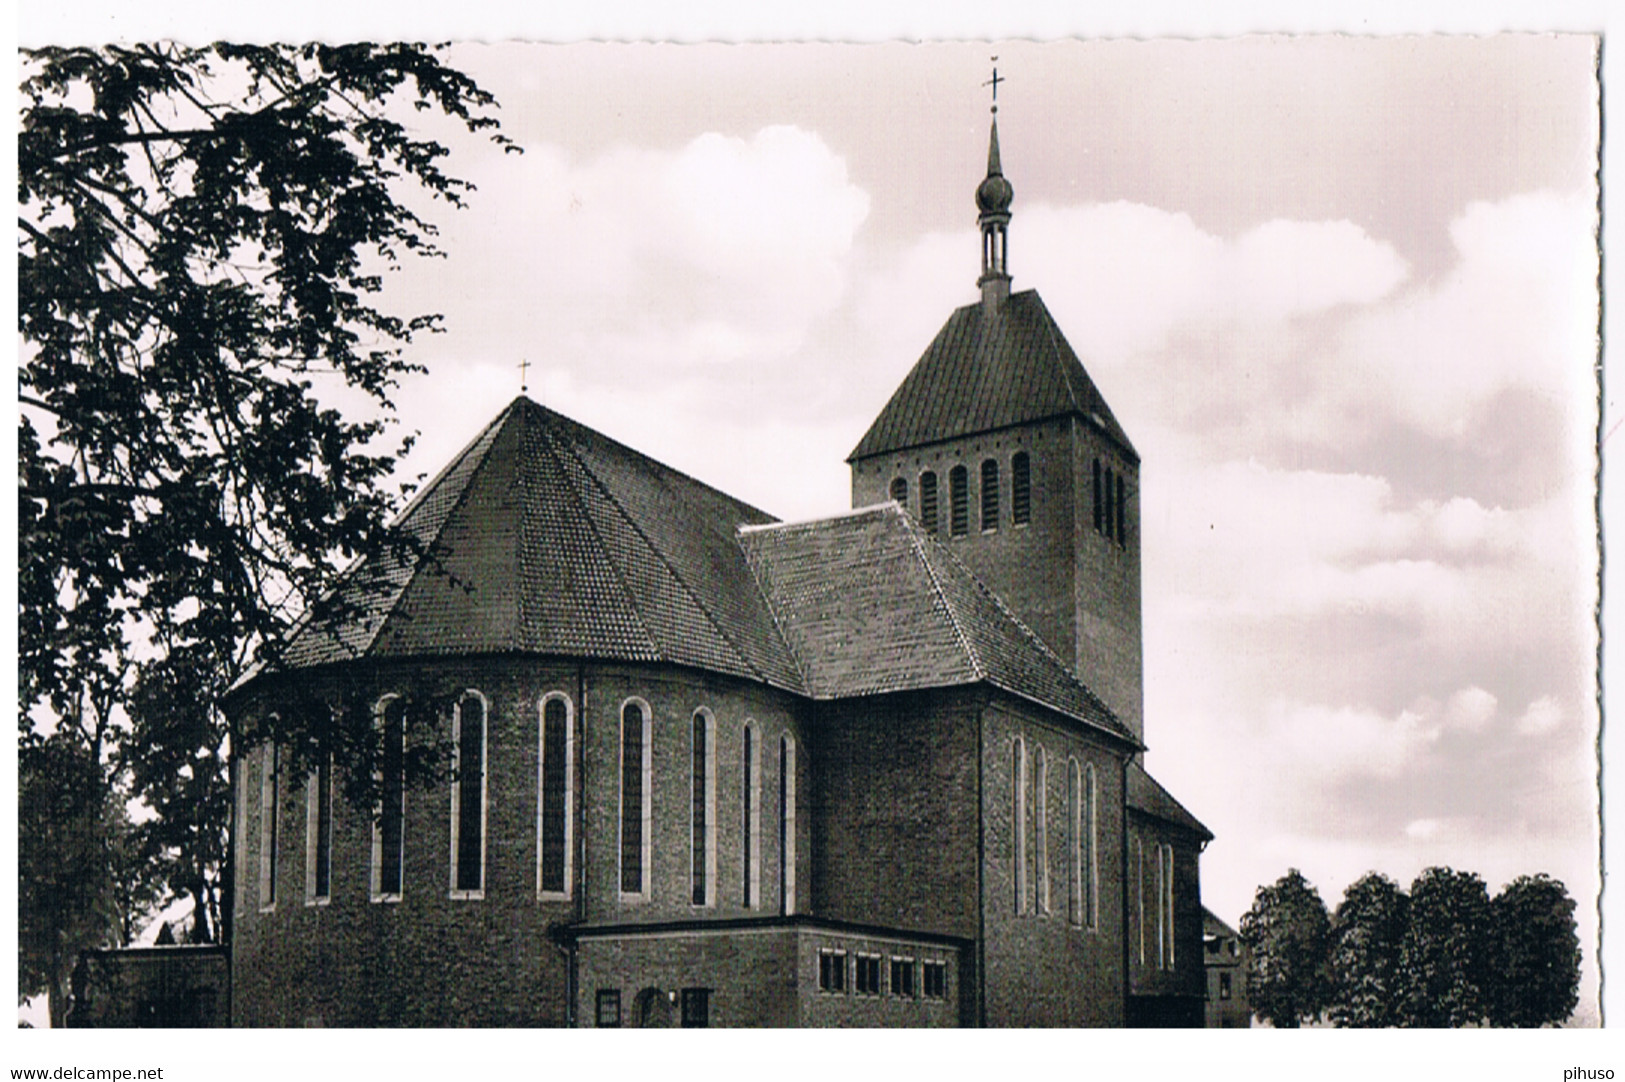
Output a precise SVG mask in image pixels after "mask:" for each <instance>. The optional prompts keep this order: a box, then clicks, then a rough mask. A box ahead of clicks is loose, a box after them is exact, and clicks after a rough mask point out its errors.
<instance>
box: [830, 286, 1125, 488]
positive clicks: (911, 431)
mask: <svg viewBox="0 0 1625 1082" xmlns="http://www.w3.org/2000/svg"><path fill="white" fill-rule="evenodd" d="M1066 415H1076V416H1079V417H1082V418H1083V419H1084V420H1085V421H1087V422H1088V423H1090V424H1093V425H1094V426H1095V427H1097V428H1099V429H1100V430H1101V431H1103V432H1105V433H1106V435H1107V436H1108V437H1110V438H1111V439H1112V440H1113V441H1115V442H1116V443H1118V444H1119V445H1121V446H1122V448H1123V450H1125V451H1127V452H1128V453H1129V454H1130V455H1132V456H1134V457H1135V458H1136V460H1137V459H1138V457H1139V456H1138V454H1137V453H1136V452H1135V450H1134V446H1133V445H1132V444H1131V443H1129V439H1128V435H1127V434H1126V433H1125V432H1124V431H1123V427H1122V426H1121V425H1120V424H1118V423H1117V418H1116V417H1114V416H1112V411H1111V409H1110V408H1109V407H1108V406H1107V405H1106V400H1105V399H1104V398H1103V397H1101V394H1100V391H1099V390H1098V389H1096V387H1095V384H1094V381H1093V380H1091V379H1090V378H1089V374H1088V373H1087V372H1085V371H1084V370H1083V362H1081V361H1080V360H1078V355H1077V354H1076V353H1074V352H1073V351H1072V347H1071V346H1070V345H1068V344H1067V341H1066V336H1065V335H1063V334H1062V333H1061V328H1060V327H1058V326H1057V325H1056V323H1055V319H1054V317H1053V316H1051V315H1050V314H1049V309H1048V308H1046V307H1044V302H1043V301H1042V300H1040V299H1039V297H1038V292H1037V291H1036V290H1027V291H1026V292H1023V293H1014V294H1011V295H1010V296H1009V297H1008V298H1007V299H1005V300H1004V301H1003V303H1001V304H999V305H997V306H990V305H984V304H982V303H980V302H979V303H976V304H969V305H966V306H965V307H963V308H960V309H958V310H956V311H955V312H954V314H953V315H951V316H949V317H948V322H947V323H945V324H943V327H942V330H940V331H938V332H937V337H936V338H935V339H934V340H933V341H932V342H931V345H930V346H929V347H927V349H926V351H925V353H924V355H923V356H921V357H920V359H919V361H918V362H916V363H915V365H914V368H913V370H912V371H910V372H909V374H908V376H907V377H906V378H905V379H904V380H903V382H902V385H901V386H899V387H898V388H897V391H896V392H895V393H894V394H893V395H892V396H891V401H889V402H887V403H886V406H885V408H884V409H882V410H881V411H880V416H878V417H876V418H875V422H874V424H872V425H870V426H869V431H868V432H867V433H865V434H864V437H863V439H862V440H860V441H858V445H857V447H855V448H854V449H853V451H852V453H851V454H850V455H848V456H847V461H849V462H850V461H854V460H856V459H860V458H866V457H868V456H869V455H877V454H883V453H885V452H888V451H896V450H900V449H902V448H905V447H917V446H920V445H922V444H927V443H935V442H938V441H940V440H947V439H953V438H955V437H958V436H968V435H971V434H973V433H976V432H987V431H991V430H993V429H997V428H1004V427H1007V426H1009V425H1017V424H1025V423H1028V422H1031V421H1040V420H1044V419H1046V418H1049V417H1058V416H1066Z"/></svg>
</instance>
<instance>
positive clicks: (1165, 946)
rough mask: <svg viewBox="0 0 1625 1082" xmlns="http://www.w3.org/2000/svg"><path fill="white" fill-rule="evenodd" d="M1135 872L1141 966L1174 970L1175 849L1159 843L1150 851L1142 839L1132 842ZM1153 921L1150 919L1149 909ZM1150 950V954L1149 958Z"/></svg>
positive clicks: (1136, 914)
mask: <svg viewBox="0 0 1625 1082" xmlns="http://www.w3.org/2000/svg"><path fill="white" fill-rule="evenodd" d="M1129 848H1130V852H1129V861H1130V863H1131V865H1132V866H1133V869H1134V917H1135V925H1136V933H1137V934H1136V938H1137V940H1138V953H1139V960H1140V964H1141V965H1142V966H1143V965H1155V966H1156V968H1158V969H1172V968H1174V847H1173V846H1171V845H1167V844H1163V843H1160V842H1159V843H1157V844H1155V845H1152V846H1151V847H1150V852H1149V853H1147V852H1146V847H1145V846H1143V845H1142V844H1141V842H1140V839H1139V837H1138V836H1135V837H1133V838H1131V839H1130V842H1129ZM1148 907H1149V909H1150V911H1151V912H1150V918H1151V919H1150V920H1147V919H1146V917H1147V908H1148ZM1148 949H1149V955H1148Z"/></svg>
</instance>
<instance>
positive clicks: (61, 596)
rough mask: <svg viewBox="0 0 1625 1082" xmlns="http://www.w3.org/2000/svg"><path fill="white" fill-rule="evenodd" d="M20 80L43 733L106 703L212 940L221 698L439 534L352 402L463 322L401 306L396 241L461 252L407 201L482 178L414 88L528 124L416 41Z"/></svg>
mask: <svg viewBox="0 0 1625 1082" xmlns="http://www.w3.org/2000/svg"><path fill="white" fill-rule="evenodd" d="M21 90H22V97H23V103H24V104H23V109H22V116H21V127H20V133H19V135H18V140H17V155H18V229H19V235H18V322H19V331H20V333H21V337H22V340H23V347H22V364H21V371H20V374H19V384H20V391H19V401H20V402H21V404H22V416H21V419H20V423H19V432H18V459H19V463H18V475H19V476H18V496H19V499H18V542H19V545H18V562H19V569H18V583H19V615H18V623H19V646H18V652H19V692H20V694H19V702H20V706H19V729H20V735H21V736H22V738H23V739H24V740H25V741H26V740H27V739H28V738H29V737H30V736H31V735H33V734H36V733H37V732H40V731H48V730H49V729H50V727H51V726H52V725H53V724H55V723H57V722H59V721H60V720H61V719H65V718H71V717H74V716H76V713H77V711H78V710H79V708H80V707H79V704H80V703H81V702H82V701H83V700H84V699H85V698H86V697H87V696H89V697H100V698H101V699H102V700H105V701H106V703H107V704H108V709H107V711H106V712H105V714H104V716H105V717H107V718H110V719H114V724H115V728H117V729H118V730H119V731H117V732H114V733H110V734H109V743H108V744H107V751H108V754H109V758H108V759H107V760H106V761H103V760H102V759H101V758H97V759H95V761H96V762H98V763H100V764H101V765H102V766H103V769H104V771H109V772H111V771H117V770H121V769H127V770H128V771H129V776H130V778H131V780H132V783H133V794H134V795H135V796H138V797H139V798H141V799H142V800H144V801H146V802H147V803H148V804H149V805H150V806H151V807H152V808H153V810H154V811H155V812H157V814H158V817H157V819H156V820H155V821H154V822H153V823H152V824H151V825H150V826H145V827H143V831H144V837H145V842H146V845H147V851H148V853H149V855H150V856H151V857H152V858H153V859H154V860H158V861H161V862H162V863H163V864H164V866H165V874H166V877H167V878H168V881H169V884H170V888H171V890H172V891H174V892H175V893H177V894H189V895H191V896H193V897H194V898H195V899H196V900H197V901H198V903H199V904H198V906H197V907H196V909H195V912H196V914H197V920H198V922H199V925H200V926H195V927H194V929H193V938H199V937H200V932H202V933H205V934H206V933H207V922H208V921H209V920H210V919H211V917H212V918H213V919H214V920H215V921H218V917H219V914H218V912H217V908H218V902H217V897H216V894H217V888H218V885H219V876H220V869H221V863H222V861H223V860H224V855H225V830H226V820H227V816H228V814H229V795H228V792H227V783H226V778H225V772H224V763H225V742H226V726H225V722H224V719H223V718H222V716H221V714H220V711H219V706H218V704H219V701H220V696H221V695H222V693H223V692H224V691H225V690H226V689H227V688H228V687H229V686H230V685H231V684H232V682H233V681H235V680H236V679H238V678H239V677H240V676H241V675H242V674H243V673H244V672H245V671H246V670H247V668H248V667H249V666H250V665H251V664H255V663H261V664H269V665H274V664H275V662H276V651H277V647H278V643H279V642H280V636H281V635H282V633H283V632H285V631H286V630H287V629H288V627H289V626H290V622H291V621H292V620H294V619H296V618H303V619H307V620H311V621H314V622H315V623H316V624H317V625H318V626H325V627H332V626H336V625H337V624H338V623H339V622H340V621H342V620H343V619H344V618H345V616H346V615H347V614H349V613H350V612H351V611H353V606H354V604H355V603H356V602H355V599H356V597H357V596H358V595H357V592H356V591H355V590H354V589H351V590H348V591H344V592H339V591H334V590H333V589H332V587H333V584H334V582H335V580H336V577H337V575H338V574H339V570H338V569H339V568H340V566H341V565H342V564H344V563H345V562H347V561H353V560H355V559H357V558H359V557H363V556H368V555H375V554H378V553H380V552H396V553H398V554H404V556H403V558H406V557H411V558H416V557H417V556H418V555H419V554H417V553H415V552H414V551H413V550H412V545H411V539H410V538H403V537H400V536H397V535H396V534H395V533H394V532H392V531H391V530H390V529H389V528H388V526H387V522H388V519H389V516H390V515H391V513H392V512H393V510H394V507H395V504H396V497H395V495H394V494H393V493H392V492H391V491H389V490H388V489H387V488H386V485H385V482H386V479H387V477H388V475H389V473H390V471H391V470H392V469H393V468H394V466H395V463H396V460H397V456H398V454H399V453H400V452H401V451H403V450H404V449H405V448H406V447H407V446H409V443H410V441H409V440H405V441H401V442H400V443H398V444H397V445H395V446H393V447H388V446H382V447H381V444H382V443H383V442H384V441H385V439H386V437H387V436H388V435H389V433H388V426H387V424H386V422H385V421H384V420H380V419H376V418H373V419H362V420H354V419H351V417H353V416H354V415H353V414H348V415H347V414H345V413H341V412H340V411H339V410H338V409H335V408H333V406H332V405H331V404H330V401H331V397H332V395H333V394H334V393H336V392H340V391H342V392H344V393H345V394H346V395H347V396H349V397H350V398H351V399H352V400H353V399H354V398H356V397H357V396H359V397H360V398H362V399H364V400H367V401H369V402H370V403H371V404H372V406H373V407H375V410H376V412H378V413H379V414H380V415H383V416H387V413H388V410H389V409H390V408H391V404H390V394H391V392H392V390H393V388H394V387H395V386H396V383H397V381H398V379H399V378H400V377H402V376H403V375H405V374H407V373H409V372H412V371H414V367H413V366H412V365H411V364H409V363H408V362H407V361H406V360H405V359H404V358H403V356H402V353H401V349H402V347H403V346H404V345H405V344H406V343H408V342H410V341H411V339H412V337H413V336H414V335H415V334H418V333H420V332H424V331H428V330H432V329H434V328H435V326H436V320H437V317H434V316H427V315H414V316H404V317H403V316H399V315H394V314H390V313H388V312H385V311H383V310H382V309H381V308H379V307H378V306H377V305H376V300H377V294H378V293H379V291H380V289H381V288H382V284H383V278H382V276H381V273H380V272H381V271H382V270H383V269H386V268H387V267H388V266H389V264H390V263H392V262H394V261H396V260H398V259H399V258H400V257H401V256H402V255H403V254H407V253H413V254H418V255H435V254H438V253H437V251H436V249H435V247H434V243H433V237H434V232H435V231H434V227H433V225H432V224H431V223H430V222H428V221H427V220H425V219H423V218H421V217H420V216H419V215H418V213H417V212H416V211H414V210H413V209H411V207H410V206H409V205H408V203H407V202H406V201H405V200H404V198H403V197H404V195H405V194H407V193H410V192H411V191H413V190H421V191H426V192H428V193H429V194H430V195H431V196H433V197H437V198H439V199H442V200H444V201H446V202H448V203H450V204H452V205H458V204H460V203H461V202H462V199H463V196H464V195H465V193H466V192H467V191H468V189H469V186H468V185H467V184H466V183H464V182H462V181H460V180H458V179H456V178H454V177H452V176H449V175H447V174H446V173H445V172H443V171H442V169H441V159H442V158H443V157H444V156H445V155H446V153H447V151H446V148H445V147H444V146H442V145H441V144H440V143H438V142H435V141H434V140H432V139H429V138H424V137H423V136H422V135H421V134H420V133H419V132H418V131H416V130H414V128H412V127H409V126H408V124H407V123H406V122H405V120H403V119H401V117H402V113H403V110H404V111H405V112H406V114H407V115H408V116H410V115H411V110H412V109H415V110H419V111H425V116H424V118H423V119H425V120H427V119H428V116H427V113H433V112H438V113H440V114H443V115H444V116H445V117H447V118H449V123H451V124H453V125H457V126H461V127H464V128H466V129H468V130H470V131H475V132H479V131H487V132H490V133H491V136H492V138H494V139H496V140H497V141H498V142H499V143H504V144H505V143H506V141H505V140H503V138H502V137H501V136H500V135H498V134H496V133H495V131H494V129H495V125H496V121H495V120H494V119H493V118H491V117H490V116H488V115H486V113H487V110H488V109H489V107H491V106H493V105H494V104H495V103H494V101H493V100H492V98H491V97H490V95H488V94H487V93H486V92H485V91H483V90H481V89H480V88H479V87H478V86H477V85H476V84H475V83H474V82H473V81H472V80H471V79H469V78H468V77H467V76H465V75H463V74H461V73H460V72H457V71H455V70H453V69H451V68H448V67H446V66H444V65H443V64H441V63H440V61H439V60H438V59H436V56H435V54H434V51H433V50H431V49H428V48H425V47H422V46H418V45H409V44H407V45H401V44H396V45H371V44H359V45H345V46H326V45H306V46H286V45H270V46H238V45H229V44H215V45H211V46H207V47H201V48H194V47H189V46H183V45H176V44H163V45H133V46H108V47H104V48H51V49H41V50H32V51H26V52H25V53H24V54H23V81H22V86H21ZM324 395H325V396H326V397H324ZM352 585H354V584H352ZM367 776H369V777H370V775H367ZM106 788H107V786H106V785H105V784H104V785H103V786H102V787H101V789H102V791H105V790H106ZM211 910H215V912H212V913H211Z"/></svg>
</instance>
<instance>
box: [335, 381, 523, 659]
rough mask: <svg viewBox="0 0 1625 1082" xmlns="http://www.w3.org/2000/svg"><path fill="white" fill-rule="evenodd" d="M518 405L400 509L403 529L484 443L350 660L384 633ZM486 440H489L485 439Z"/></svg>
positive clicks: (399, 521) (366, 651)
mask: <svg viewBox="0 0 1625 1082" xmlns="http://www.w3.org/2000/svg"><path fill="white" fill-rule="evenodd" d="M518 402H519V400H518V399H515V400H514V401H513V402H510V403H508V406H507V408H506V409H504V410H503V411H502V412H501V413H499V414H497V415H496V417H495V418H494V419H493V420H492V421H491V423H490V424H488V425H486V426H485V427H484V428H482V429H480V431H479V433H478V434H477V435H476V436H475V437H474V438H473V439H471V440H469V441H468V443H467V444H466V445H465V446H464V447H463V449H462V450H461V451H458V452H457V453H456V454H455V455H453V456H452V459H451V461H450V462H448V463H446V465H445V467H444V468H442V469H441V470H440V472H439V473H437V474H435V475H434V479H433V480H431V481H430V482H429V483H428V484H426V485H424V486H423V487H422V488H421V489H419V490H418V491H417V492H416V493H414V494H413V496H412V500H411V502H409V503H408V504H407V505H406V506H405V507H404V508H402V509H401V513H400V514H399V515H398V516H396V519H395V525H396V526H401V527H404V526H405V525H406V519H407V516H408V515H410V514H411V513H412V512H413V511H415V510H417V508H418V505H419V504H420V503H421V502H422V501H423V500H425V499H427V498H428V496H429V493H431V492H433V491H434V490H435V487H436V486H438V485H440V484H441V483H442V482H444V481H445V479H446V478H448V477H450V476H451V474H452V472H453V471H454V470H456V469H457V467H458V466H460V465H462V463H463V461H464V460H465V459H467V458H468V456H469V455H471V454H473V453H474V448H476V447H478V446H479V445H480V443H481V442H482V441H483V442H484V443H485V450H484V452H483V453H482V454H481V455H480V457H479V459H478V460H477V461H476V462H475V463H474V464H473V465H472V466H471V467H470V469H469V471H468V474H467V475H466V476H465V477H464V479H463V490H462V491H461V492H459V493H457V499H456V500H455V501H453V502H452V505H451V506H450V507H448V508H446V513H445V514H444V515H443V516H442V517H441V519H440V525H439V527H438V528H437V529H436V530H435V531H434V536H432V537H430V538H427V539H425V540H424V541H423V551H422V552H421V553H420V554H418V556H417V557H416V558H415V559H414V560H413V561H412V563H411V565H410V566H409V567H408V568H407V573H406V577H405V579H404V581H402V583H401V585H400V587H399V588H397V589H396V590H395V596H394V599H393V600H392V601H391V602H390V603H389V604H388V605H387V606H386V607H385V608H384V609H383V616H382V618H381V619H380V620H379V621H378V625H377V626H376V627H374V628H373V629H372V632H371V633H370V634H368V635H367V636H366V638H365V640H364V641H363V644H362V646H361V648H360V649H359V650H357V651H356V652H355V653H354V655H353V656H354V657H365V656H366V655H367V654H369V653H371V651H372V648H373V647H374V646H375V645H376V644H377V642H378V636H379V635H382V634H383V633H384V628H385V627H386V626H387V625H388V624H389V622H390V620H391V619H393V618H394V616H395V613H396V608H395V606H396V605H397V604H399V603H400V599H401V598H402V597H404V596H405V595H406V591H407V590H409V589H411V588H412V584H413V583H414V582H416V581H417V578H418V573H419V572H420V571H421V570H422V569H423V563H424V561H425V560H426V559H428V558H429V556H430V554H431V553H432V552H433V551H434V547H435V545H436V544H437V543H438V542H439V541H440V535H441V534H443V533H445V531H446V525H447V524H448V523H449V522H451V520H452V517H453V516H454V515H456V514H457V511H458V509H459V508H461V507H462V506H463V503H464V502H465V501H466V500H467V499H468V493H469V489H471V488H472V487H473V480H474V474H475V473H476V472H477V471H478V470H479V469H480V467H481V466H482V465H484V463H485V460H486V459H488V458H490V457H491V448H493V447H495V446H496V443H497V439H496V438H497V436H498V435H499V434H500V433H501V431H502V426H503V424H504V423H505V422H506V421H507V419H508V418H509V417H510V416H511V415H513V414H514V412H515V409H514V407H515V406H516V405H517V404H518ZM487 436H489V437H490V438H489V439H487V438H486V437H487Z"/></svg>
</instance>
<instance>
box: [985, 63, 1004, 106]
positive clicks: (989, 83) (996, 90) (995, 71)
mask: <svg viewBox="0 0 1625 1082" xmlns="http://www.w3.org/2000/svg"><path fill="white" fill-rule="evenodd" d="M1007 81H1008V80H1006V79H1002V78H1000V77H999V58H998V57H996V56H995V57H994V58H993V78H991V79H989V80H988V81H987V82H985V83H983V84H982V85H983V86H991V87H992V88H993V108H992V109H991V110H990V111H991V112H992V113H993V115H994V116H998V115H999V84H1000V83H1003V82H1007Z"/></svg>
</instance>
